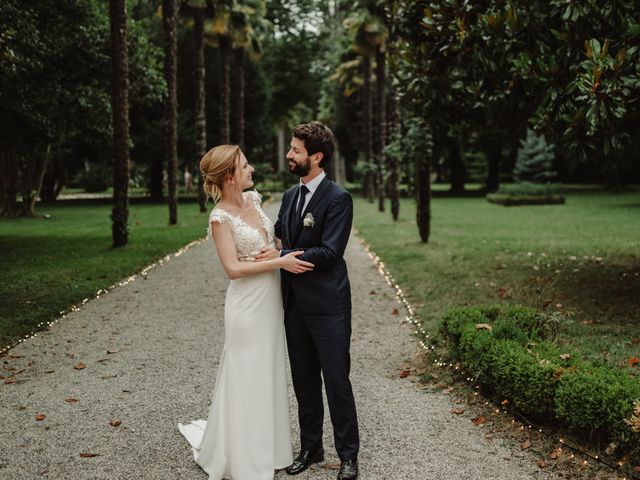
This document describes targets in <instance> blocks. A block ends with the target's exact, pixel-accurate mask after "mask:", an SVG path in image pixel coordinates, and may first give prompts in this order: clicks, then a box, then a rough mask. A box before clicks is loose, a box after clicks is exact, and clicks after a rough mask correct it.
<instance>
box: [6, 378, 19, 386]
mask: <svg viewBox="0 0 640 480" xmlns="http://www.w3.org/2000/svg"><path fill="white" fill-rule="evenodd" d="M17 380H18V379H17V378H16V377H9V378H5V379H4V383H6V384H7V385H8V384H10V383H16V381H17Z"/></svg>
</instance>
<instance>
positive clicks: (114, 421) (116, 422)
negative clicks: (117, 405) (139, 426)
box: [109, 419, 122, 427]
mask: <svg viewBox="0 0 640 480" xmlns="http://www.w3.org/2000/svg"><path fill="white" fill-rule="evenodd" d="M121 423H122V420H116V419H113V420H111V421H110V422H109V425H111V426H112V427H119V426H120V424H121Z"/></svg>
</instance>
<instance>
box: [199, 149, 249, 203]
mask: <svg viewBox="0 0 640 480" xmlns="http://www.w3.org/2000/svg"><path fill="white" fill-rule="evenodd" d="M240 152H241V150H240V147H239V146H238V145H218V146H217V147H213V148H212V149H211V150H209V151H208V152H207V153H205V155H204V157H202V160H200V173H202V179H203V180H204V191H205V192H206V193H207V195H209V196H210V197H211V198H212V199H213V201H214V203H218V201H219V200H220V197H221V195H222V185H223V184H224V179H225V178H226V176H227V175H231V176H233V175H234V174H235V173H236V166H237V165H238V164H239V161H240Z"/></svg>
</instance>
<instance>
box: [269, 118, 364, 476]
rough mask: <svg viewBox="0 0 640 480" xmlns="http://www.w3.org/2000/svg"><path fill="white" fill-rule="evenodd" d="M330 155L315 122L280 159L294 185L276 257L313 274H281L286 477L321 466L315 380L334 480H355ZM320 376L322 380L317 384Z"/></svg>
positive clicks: (340, 232) (338, 211)
mask: <svg viewBox="0 0 640 480" xmlns="http://www.w3.org/2000/svg"><path fill="white" fill-rule="evenodd" d="M334 149H335V140H334V137H333V133H332V132H331V130H329V128H327V127H326V126H324V125H323V124H322V123H320V122H310V123H306V124H302V125H298V126H297V127H295V128H294V130H293V138H292V140H291V149H290V150H289V152H288V153H287V160H288V161H289V171H290V172H291V173H294V174H296V175H298V176H300V184H299V185H296V186H295V187H293V188H291V189H289V190H287V191H286V192H285V193H284V196H283V198H282V205H281V207H280V212H279V213H278V220H277V221H276V224H275V234H276V237H278V238H280V239H281V241H282V251H281V252H280V254H281V255H286V254H287V253H289V252H291V251H292V250H304V254H303V255H301V256H300V257H298V258H300V259H302V260H305V261H307V262H311V263H313V264H314V265H315V268H314V269H313V271H311V272H307V273H305V274H303V275H294V274H291V273H289V272H287V271H282V272H281V278H282V295H283V302H284V309H285V329H286V332H287V348H288V351H289V361H290V362H291V375H292V378H293V387H294V390H295V392H296V398H297V399H298V418H299V420H300V430H301V431H300V444H301V451H300V454H299V455H298V456H297V458H296V459H295V460H294V461H293V464H292V465H291V466H289V468H287V473H288V474H289V475H296V474H298V473H301V472H303V471H305V470H306V469H307V468H308V467H309V465H311V464H312V463H317V462H321V461H323V460H324V450H323V448H322V424H323V415H324V412H323V403H322V379H323V378H324V384H325V391H326V394H327V401H328V404H329V413H330V415H331V423H332V424H333V436H334V441H335V445H336V450H337V451H338V456H339V457H340V460H341V465H340V472H339V473H338V480H354V479H356V478H358V460H357V456H358V447H359V436H358V419H357V416H356V405H355V401H354V398H353V392H352V390H351V382H350V381H349V370H350V356H349V345H350V339H351V288H350V285H349V277H348V276H347V266H346V264H345V261H344V259H343V258H342V257H343V255H344V250H345V248H346V246H347V241H348V240H349V233H350V231H351V221H352V217H353V204H352V200H351V196H350V195H349V193H347V192H346V191H345V190H343V189H342V188H340V187H339V186H338V185H336V184H335V183H334V182H332V181H331V180H330V179H329V177H327V175H326V173H325V171H324V168H325V167H326V165H327V164H328V163H329V161H330V160H331V157H332V156H333V151H334ZM321 374H322V376H321Z"/></svg>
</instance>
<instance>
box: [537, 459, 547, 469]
mask: <svg viewBox="0 0 640 480" xmlns="http://www.w3.org/2000/svg"><path fill="white" fill-rule="evenodd" d="M538 466H539V467H540V468H544V467H546V466H547V462H545V461H544V460H538Z"/></svg>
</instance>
